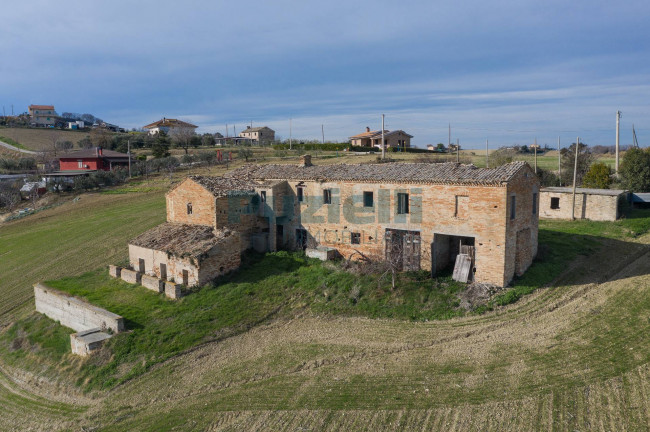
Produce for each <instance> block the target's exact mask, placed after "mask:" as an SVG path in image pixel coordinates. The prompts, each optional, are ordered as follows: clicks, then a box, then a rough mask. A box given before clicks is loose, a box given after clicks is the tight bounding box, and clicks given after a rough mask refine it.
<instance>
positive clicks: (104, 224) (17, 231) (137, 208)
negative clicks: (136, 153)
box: [0, 192, 165, 323]
mask: <svg viewBox="0 0 650 432" xmlns="http://www.w3.org/2000/svg"><path fill="white" fill-rule="evenodd" d="M164 220H165V201H164V197H163V194H162V192H161V193H147V194H145V193H143V194H136V193H130V194H125V195H101V194H85V195H83V196H82V197H81V199H80V200H78V201H77V202H72V201H69V202H67V203H65V204H64V205H61V206H58V207H56V208H53V209H49V210H47V211H44V212H39V213H37V214H34V215H30V216H28V217H26V218H23V219H21V220H19V221H15V222H11V223H9V224H6V225H4V226H1V227H0V239H1V240H0V275H1V276H0V323H2V322H7V321H11V320H12V319H13V318H14V317H15V314H16V312H21V313H24V311H25V310H27V309H29V307H28V305H29V303H30V301H31V298H32V295H33V289H32V285H33V284H35V283H36V282H39V281H42V280H45V279H53V278H59V277H63V276H68V275H76V274H81V273H83V272H86V271H88V269H89V268H90V269H92V268H97V267H99V266H104V265H107V264H108V263H111V262H120V261H122V260H124V259H126V257H127V254H128V250H127V248H126V244H127V242H128V240H129V239H130V238H133V237H135V236H136V235H138V234H139V233H141V232H142V231H144V230H146V229H147V228H150V227H153V226H155V225H158V224H160V223H162V222H163V221H164ZM31 307H33V305H31Z"/></svg>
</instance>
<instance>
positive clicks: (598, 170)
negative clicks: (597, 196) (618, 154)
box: [582, 162, 612, 189]
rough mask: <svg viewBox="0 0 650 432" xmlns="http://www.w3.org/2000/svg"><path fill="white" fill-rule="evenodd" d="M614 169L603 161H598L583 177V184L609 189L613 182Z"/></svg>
mask: <svg viewBox="0 0 650 432" xmlns="http://www.w3.org/2000/svg"><path fill="white" fill-rule="evenodd" d="M611 175H612V170H611V169H610V168H609V167H608V166H607V165H605V164H604V163H602V162H596V163H595V164H592V165H591V166H590V167H589V170H588V171H587V173H586V174H585V176H584V178H583V179H582V186H584V187H588V188H596V189H609V186H610V185H611V184H612V177H611Z"/></svg>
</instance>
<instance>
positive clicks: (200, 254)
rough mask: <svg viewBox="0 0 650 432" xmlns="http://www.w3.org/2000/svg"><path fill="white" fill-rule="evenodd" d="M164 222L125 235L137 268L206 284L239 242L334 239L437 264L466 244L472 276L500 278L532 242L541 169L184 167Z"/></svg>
mask: <svg viewBox="0 0 650 432" xmlns="http://www.w3.org/2000/svg"><path fill="white" fill-rule="evenodd" d="M166 199H167V223H165V224H163V225H160V226H159V227H156V228H154V229H152V230H150V231H148V232H146V233H144V234H142V235H141V236H139V237H137V238H136V239H134V240H132V241H131V242H130V244H129V255H130V263H131V266H132V268H134V269H136V270H137V271H139V272H141V273H143V274H148V275H151V276H156V277H158V278H161V279H167V280H169V279H173V280H174V281H175V282H176V283H181V282H182V283H183V284H184V285H197V284H203V283H205V282H207V281H209V280H212V279H214V278H216V277H218V276H220V275H222V274H225V273H227V272H229V271H232V270H234V269H236V268H237V267H238V266H239V265H240V253H241V252H243V251H244V250H246V249H249V248H254V249H255V250H258V251H260V252H264V251H275V250H278V249H283V248H288V249H295V248H305V247H310V248H315V247H320V248H325V247H326V248H331V249H335V250H336V251H338V253H339V254H341V255H343V256H345V257H348V256H350V255H352V254H354V253H355V252H357V251H358V252H361V253H363V254H364V255H366V256H375V257H386V258H389V259H391V260H396V261H397V262H399V263H400V267H401V268H402V269H405V270H420V269H424V270H429V271H431V273H432V274H436V273H437V272H439V271H442V270H444V269H446V268H449V267H450V266H451V267H452V268H453V266H454V262H455V260H456V256H457V255H458V254H459V253H461V252H462V253H469V254H471V255H472V260H471V277H470V279H471V280H473V281H476V282H483V283H490V284H494V285H498V286H505V285H507V284H508V283H509V282H510V281H511V280H512V278H513V277H514V276H515V275H521V274H523V273H524V271H525V270H526V269H527V268H528V267H529V266H530V264H531V262H532V260H533V258H534V257H535V255H536V254H537V233H538V220H539V217H538V209H539V181H538V179H537V176H536V175H535V174H534V173H533V171H532V169H531V168H530V166H528V165H527V164H526V163H525V162H513V163H510V164H507V165H504V166H501V167H499V168H493V169H486V168H477V167H475V166H473V165H462V164H456V163H444V164H426V163H424V164H422V163H389V164H360V165H348V164H340V165H312V163H311V157H310V156H308V155H306V156H303V159H302V162H301V163H300V164H299V165H247V166H244V167H242V168H240V169H237V170H234V171H231V172H230V173H228V174H227V175H226V176H224V177H204V176H191V177H188V178H187V179H185V180H184V181H182V182H181V183H179V184H178V185H176V187H174V188H173V189H171V190H170V191H169V192H168V193H167V195H166Z"/></svg>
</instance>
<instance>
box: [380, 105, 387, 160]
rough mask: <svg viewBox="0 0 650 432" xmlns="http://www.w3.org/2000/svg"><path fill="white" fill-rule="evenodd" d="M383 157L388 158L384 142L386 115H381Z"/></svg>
mask: <svg viewBox="0 0 650 432" xmlns="http://www.w3.org/2000/svg"><path fill="white" fill-rule="evenodd" d="M381 158H382V159H385V158H386V143H384V115H383V114H382V115H381Z"/></svg>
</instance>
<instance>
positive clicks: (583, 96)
mask: <svg viewBox="0 0 650 432" xmlns="http://www.w3.org/2000/svg"><path fill="white" fill-rule="evenodd" d="M2 15H3V19H2V26H1V27H0V40H1V41H2V42H3V43H2V44H0V59H2V61H0V79H1V81H0V82H1V83H2V84H0V104H2V105H3V106H4V107H5V110H7V111H9V110H10V109H11V105H12V104H13V105H14V110H15V111H17V112H22V111H26V109H27V106H28V105H29V104H30V103H34V104H54V105H55V107H56V109H57V111H58V112H59V113H61V112H64V111H69V112H79V113H86V112H87V113H92V114H94V115H96V116H98V117H101V118H103V119H104V120H106V121H109V122H111V123H116V124H119V125H120V126H123V127H128V128H131V127H141V126H143V125H145V124H147V123H150V122H152V121H155V120H158V119H160V118H162V117H163V116H166V117H178V118H181V119H184V120H188V121H191V122H193V123H195V124H197V125H199V126H200V129H199V132H217V131H218V132H221V133H224V132H225V127H226V124H228V125H230V134H232V127H233V125H235V127H236V129H237V131H240V130H241V129H243V128H244V126H245V124H250V122H252V123H253V125H254V126H262V125H268V126H270V127H271V128H273V129H275V130H276V133H277V134H279V135H280V136H281V137H283V138H288V137H289V118H292V119H293V120H292V125H293V136H294V137H301V138H318V139H320V136H321V125H324V129H325V138H326V139H327V140H344V139H346V138H347V137H348V136H350V135H354V134H356V133H359V132H361V131H362V130H364V128H365V127H366V126H370V127H371V128H372V129H379V128H380V126H381V114H382V113H384V114H386V128H387V129H403V130H405V131H407V132H409V133H411V134H412V135H414V139H413V143H414V144H415V145H418V146H420V147H422V146H424V145H426V144H428V143H437V142H445V143H446V142H447V139H448V138H447V125H448V124H449V123H451V128H452V140H454V141H455V140H456V139H459V140H460V142H461V145H462V146H463V147H466V148H479V147H483V146H484V145H485V144H484V143H485V140H486V139H489V140H490V146H491V147H497V146H500V145H510V144H514V143H519V144H529V143H531V142H532V141H533V140H534V139H535V138H537V141H538V143H541V144H549V145H556V143H557V137H558V136H561V138H562V141H563V143H565V142H566V143H569V142H572V141H575V138H576V136H580V137H581V140H582V141H583V142H586V143H588V144H613V143H614V137H615V120H616V117H615V113H616V110H617V109H619V110H621V111H622V112H623V117H622V120H621V127H622V129H621V136H622V143H623V144H628V143H630V142H631V139H632V133H631V130H632V124H634V125H635V128H636V131H637V135H638V137H639V140H640V143H641V144H642V145H644V146H645V145H648V144H650V105H649V104H650V30H649V28H648V22H649V21H650V20H649V18H650V5H649V4H648V2H647V1H641V0H640V1H637V0H630V1H622V2H612V1H607V2H605V1H600V0H590V1H585V0H573V1H567V0H563V1H556V0H546V1H529V0H513V1H505V0H491V1H489V2H486V1H465V0H456V1H439V0H425V1H420V0H417V1H414V0H401V1H394V0H393V1H384V0H374V1H365V0H362V1H354V0H348V1H338V0H328V1H319V2H314V1H296V0H293V1H290V0H274V1H261V0H258V1H248V0H239V1H228V2H226V1H221V0H212V1H192V0H186V1H185V2H178V1H174V2H171V1H167V0H157V1H139V0H131V1H121V0H111V1H103V0H102V1H90V2H89V1H85V2H77V1H68V2H65V3H60V2H58V3H57V2H51V1H44V0H32V1H30V2H15V3H13V4H12V5H11V6H10V7H9V6H6V5H5V6H3V7H2Z"/></svg>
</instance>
